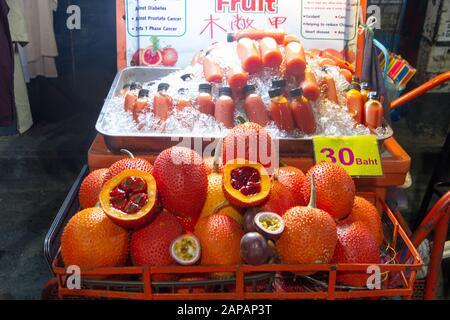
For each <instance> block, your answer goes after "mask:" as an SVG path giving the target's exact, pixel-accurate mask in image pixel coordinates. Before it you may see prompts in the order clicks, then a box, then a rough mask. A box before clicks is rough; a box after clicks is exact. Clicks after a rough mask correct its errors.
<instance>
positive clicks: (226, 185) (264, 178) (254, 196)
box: [223, 159, 271, 208]
mask: <svg viewBox="0 0 450 320" xmlns="http://www.w3.org/2000/svg"><path fill="white" fill-rule="evenodd" d="M270 187H271V182H270V177H269V175H268V173H267V171H266V169H265V168H264V166H262V165H261V164H259V163H256V162H250V161H248V160H243V159H236V160H231V161H229V162H227V163H226V164H225V166H224V173H223V190H224V194H225V197H226V198H227V199H228V201H229V202H230V203H232V204H233V205H235V206H238V207H243V208H248V207H254V206H258V205H260V204H263V203H264V202H265V201H266V200H267V198H268V197H269V194H270Z"/></svg>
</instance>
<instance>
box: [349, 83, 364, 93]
mask: <svg viewBox="0 0 450 320" xmlns="http://www.w3.org/2000/svg"><path fill="white" fill-rule="evenodd" d="M352 89H355V90H358V91H361V86H360V84H359V83H356V82H352V83H350V85H349V86H348V87H347V91H350V90H352Z"/></svg>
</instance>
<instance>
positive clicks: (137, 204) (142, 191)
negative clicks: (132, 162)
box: [109, 177, 148, 214]
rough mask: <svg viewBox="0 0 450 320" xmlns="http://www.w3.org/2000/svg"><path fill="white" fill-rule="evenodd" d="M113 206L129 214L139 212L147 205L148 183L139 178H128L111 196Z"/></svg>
mask: <svg viewBox="0 0 450 320" xmlns="http://www.w3.org/2000/svg"><path fill="white" fill-rule="evenodd" d="M109 196H110V203H111V206H112V207H113V208H115V209H117V210H120V211H122V212H124V213H127V214H134V213H137V212H139V210H141V209H142V208H143V207H144V206H145V205H146V204H147V203H148V195H147V183H146V182H145V180H144V179H142V178H139V177H127V178H125V179H123V180H122V181H121V182H120V184H119V185H118V186H117V187H115V188H114V189H113V190H112V191H111V192H110V194H109Z"/></svg>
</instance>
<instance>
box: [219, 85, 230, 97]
mask: <svg viewBox="0 0 450 320" xmlns="http://www.w3.org/2000/svg"><path fill="white" fill-rule="evenodd" d="M219 96H228V97H232V96H233V91H232V90H231V88H230V87H222V88H220V89H219Z"/></svg>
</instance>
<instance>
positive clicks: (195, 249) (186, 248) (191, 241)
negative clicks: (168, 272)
mask: <svg viewBox="0 0 450 320" xmlns="http://www.w3.org/2000/svg"><path fill="white" fill-rule="evenodd" d="M170 255H171V257H172V258H173V260H175V261H176V262H177V263H178V264H181V265H183V266H190V265H193V264H196V263H197V262H198V261H199V260H200V256H201V245H200V241H199V240H198V238H197V237H196V236H194V235H193V234H184V235H182V236H180V237H178V238H176V239H175V240H174V241H172V244H171V245H170Z"/></svg>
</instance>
